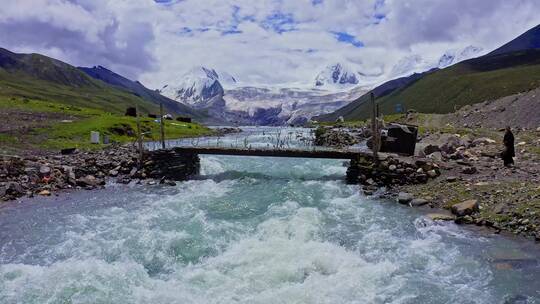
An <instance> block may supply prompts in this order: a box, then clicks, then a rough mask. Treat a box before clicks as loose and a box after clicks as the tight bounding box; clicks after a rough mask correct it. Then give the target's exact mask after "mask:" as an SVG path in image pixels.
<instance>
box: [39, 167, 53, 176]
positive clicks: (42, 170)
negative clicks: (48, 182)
mask: <svg viewBox="0 0 540 304" xmlns="http://www.w3.org/2000/svg"><path fill="white" fill-rule="evenodd" d="M39 174H41V176H49V175H50V174H51V167H49V166H45V165H42V166H40V167H39Z"/></svg>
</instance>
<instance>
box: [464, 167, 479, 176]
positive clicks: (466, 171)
mask: <svg viewBox="0 0 540 304" xmlns="http://www.w3.org/2000/svg"><path fill="white" fill-rule="evenodd" d="M477 172H478V170H476V168H475V167H472V166H471V167H464V168H463V169H462V170H461V173H463V174H475V173H477Z"/></svg>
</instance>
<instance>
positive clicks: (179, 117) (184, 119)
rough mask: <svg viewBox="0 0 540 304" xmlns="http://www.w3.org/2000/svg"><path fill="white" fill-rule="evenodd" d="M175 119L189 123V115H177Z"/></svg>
mask: <svg viewBox="0 0 540 304" xmlns="http://www.w3.org/2000/svg"><path fill="white" fill-rule="evenodd" d="M176 121H179V122H187V123H191V117H183V116H178V117H176Z"/></svg>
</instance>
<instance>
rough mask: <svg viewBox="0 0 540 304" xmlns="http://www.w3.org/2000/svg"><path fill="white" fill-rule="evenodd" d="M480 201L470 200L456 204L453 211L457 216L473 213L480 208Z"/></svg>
mask: <svg viewBox="0 0 540 304" xmlns="http://www.w3.org/2000/svg"><path fill="white" fill-rule="evenodd" d="M479 206H480V205H479V203H478V201H477V200H468V201H464V202H462V203H459V204H455V205H453V206H452V208H451V210H452V213H453V214H455V215H457V216H465V215H471V214H473V213H476V212H478V211H479V210H480V209H479Z"/></svg>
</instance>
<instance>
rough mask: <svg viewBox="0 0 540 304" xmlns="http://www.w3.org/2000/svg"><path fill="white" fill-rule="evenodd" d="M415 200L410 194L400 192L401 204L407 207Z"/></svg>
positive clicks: (399, 201)
mask: <svg viewBox="0 0 540 304" xmlns="http://www.w3.org/2000/svg"><path fill="white" fill-rule="evenodd" d="M412 200H413V196H412V195H411V194H410V193H406V192H400V193H399V194H398V198H397V201H398V203H400V204H403V205H407V204H409V203H410V202H411V201H412Z"/></svg>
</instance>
